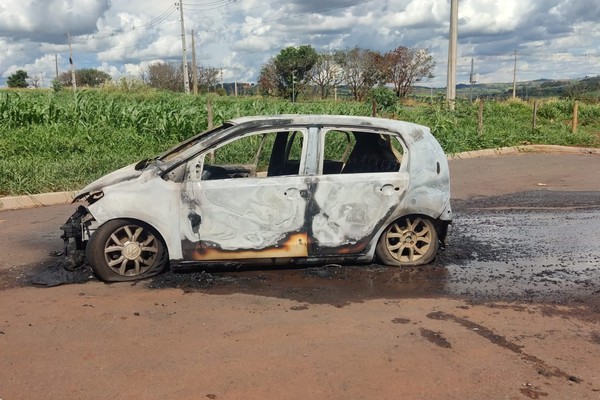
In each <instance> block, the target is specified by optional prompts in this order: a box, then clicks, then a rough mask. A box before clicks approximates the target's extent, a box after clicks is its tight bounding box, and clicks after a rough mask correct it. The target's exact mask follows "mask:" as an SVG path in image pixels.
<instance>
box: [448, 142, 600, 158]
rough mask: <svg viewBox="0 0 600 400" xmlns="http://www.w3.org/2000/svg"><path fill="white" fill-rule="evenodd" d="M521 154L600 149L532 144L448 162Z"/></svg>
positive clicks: (594, 151) (470, 154) (595, 151)
mask: <svg viewBox="0 0 600 400" xmlns="http://www.w3.org/2000/svg"><path fill="white" fill-rule="evenodd" d="M519 153H555V154H560V153H562V154H600V149H596V148H592V147H568V146H556V145H549V144H530V145H527V146H516V147H500V148H498V149H485V150H476V151H465V152H464V153H457V154H449V155H448V160H457V159H458V160H464V159H467V158H480V157H494V156H503V155H507V154H519Z"/></svg>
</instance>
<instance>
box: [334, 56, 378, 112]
mask: <svg viewBox="0 0 600 400" xmlns="http://www.w3.org/2000/svg"><path fill="white" fill-rule="evenodd" d="M336 60H337V62H338V64H339V65H340V67H341V69H342V77H343V79H344V82H345V83H346V85H348V87H349V88H350V91H351V92H352V96H353V97H354V100H363V99H364V97H365V95H366V94H367V93H368V91H369V90H370V89H371V88H372V87H373V86H375V85H382V84H383V83H384V82H385V76H384V73H383V67H382V66H383V56H382V55H381V53H379V52H377V51H373V50H367V49H361V48H358V47H355V48H353V49H352V50H347V51H339V52H338V53H337V54H336Z"/></svg>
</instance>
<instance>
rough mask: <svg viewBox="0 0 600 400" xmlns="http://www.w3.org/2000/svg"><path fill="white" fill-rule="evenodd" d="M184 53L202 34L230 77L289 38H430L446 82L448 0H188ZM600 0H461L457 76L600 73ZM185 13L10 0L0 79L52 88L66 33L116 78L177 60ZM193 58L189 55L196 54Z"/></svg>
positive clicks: (202, 54)
mask: <svg viewBox="0 0 600 400" xmlns="http://www.w3.org/2000/svg"><path fill="white" fill-rule="evenodd" d="M183 10H184V22H185V28H186V37H187V47H188V57H191V31H192V30H194V31H195V32H196V36H195V37H196V49H197V59H198V64H199V65H205V66H212V67H219V68H223V71H224V77H225V80H226V81H233V80H234V79H238V80H239V81H248V82H253V81H256V78H257V75H258V72H259V70H260V67H261V66H262V65H263V64H264V63H265V62H266V61H268V59H269V58H270V57H272V56H273V55H276V54H277V53H278V52H279V51H280V50H281V49H282V48H284V47H286V46H298V45H302V44H310V45H312V46H313V47H315V48H316V49H317V50H318V51H331V50H335V49H349V48H353V47H354V46H359V47H364V48H369V49H374V50H379V51H381V52H385V51H388V50H391V49H394V48H395V47H397V46H400V45H402V46H407V47H417V48H427V49H429V51H430V52H431V53H432V54H433V56H434V59H435V60H436V63H437V67H436V70H435V73H434V74H435V78H434V79H433V80H432V81H431V82H428V83H426V84H428V85H435V86H444V85H445V82H446V62H447V51H448V26H449V15H450V0H371V1H366V0H189V1H188V2H186V1H184V2H183ZM599 21H600V2H598V1H597V0H577V1H573V0H503V1H498V0H461V1H460V2H459V28H458V29H459V47H458V55H459V59H458V77H457V78H458V82H459V83H467V82H468V79H469V70H470V65H471V58H473V59H474V62H475V70H476V72H477V73H479V80H480V82H484V83H490V82H510V81H512V73H513V63H514V51H515V50H517V51H518V80H519V81H523V80H533V79H539V78H552V79H569V78H581V77H584V76H597V75H600V24H599V23H598V22H599ZM180 23H181V22H180V13H179V9H178V7H176V6H175V2H168V1H164V0H162V1H161V0H129V1H117V0H112V1H111V0H2V4H0V48H2V49H3V50H2V51H1V52H0V85H3V84H4V82H3V81H4V79H5V78H6V77H7V76H9V75H10V74H11V73H13V72H15V71H16V70H18V69H25V70H26V71H27V72H28V74H29V75H30V76H36V77H37V78H38V79H39V80H40V81H42V80H43V82H44V83H45V85H46V86H47V85H48V84H49V83H50V81H51V80H52V79H53V78H54V75H55V57H56V58H57V59H58V65H59V71H60V72H63V71H65V70H66V69H67V68H68V59H69V53H68V45H67V36H66V35H67V32H69V33H70V35H71V37H72V44H73V59H74V62H75V65H76V67H77V68H98V69H101V70H103V71H105V72H107V73H109V74H110V75H111V76H113V78H114V79H118V78H120V77H123V76H132V77H139V76H140V74H142V73H143V72H144V71H145V69H146V68H147V66H148V65H149V64H151V63H152V62H156V61H163V60H166V61H180V60H181V53H182V50H181V33H180ZM188 59H190V58H188Z"/></svg>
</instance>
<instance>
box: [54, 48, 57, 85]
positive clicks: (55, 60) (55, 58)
mask: <svg viewBox="0 0 600 400" xmlns="http://www.w3.org/2000/svg"><path fill="white" fill-rule="evenodd" d="M54 68H55V69H56V76H55V78H56V79H58V54H56V53H54Z"/></svg>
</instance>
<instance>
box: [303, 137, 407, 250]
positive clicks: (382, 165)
mask: <svg viewBox="0 0 600 400" xmlns="http://www.w3.org/2000/svg"><path fill="white" fill-rule="evenodd" d="M320 136H321V141H320V143H321V151H320V154H321V157H320V160H321V161H320V167H319V175H318V176H317V177H316V178H315V182H316V184H315V185H314V187H313V193H312V198H313V199H312V201H313V207H311V208H310V209H311V210H312V214H313V216H312V223H311V230H310V232H311V235H310V240H311V246H310V249H309V255H310V256H315V257H321V256H330V255H344V254H357V253H362V252H363V251H365V249H366V247H367V245H368V244H369V243H370V242H371V240H373V238H374V235H375V234H376V233H377V232H378V231H379V230H380V229H382V228H383V224H385V223H386V222H387V220H388V219H389V217H390V216H391V215H392V213H393V212H394V211H395V210H396V209H397V206H398V205H399V204H400V202H401V200H402V198H403V196H404V195H405V193H406V190H407V187H408V173H407V172H406V168H405V167H404V166H403V165H402V153H403V152H404V151H403V146H402V144H401V143H400V142H399V141H398V139H397V137H396V136H393V135H381V134H380V133H366V132H364V133H359V132H356V131H351V130H349V129H343V130H341V129H326V128H324V129H323V130H322V131H321V133H320ZM349 138H350V139H349ZM347 140H350V141H351V143H350V147H351V149H348V148H347V146H343V145H342V144H340V141H341V142H343V141H347ZM344 147H346V148H345V149H344ZM340 158H341V159H340Z"/></svg>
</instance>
